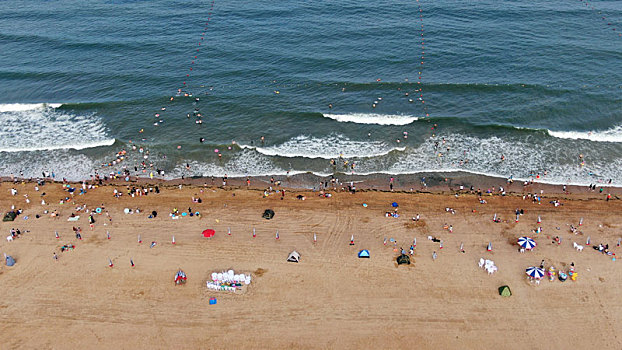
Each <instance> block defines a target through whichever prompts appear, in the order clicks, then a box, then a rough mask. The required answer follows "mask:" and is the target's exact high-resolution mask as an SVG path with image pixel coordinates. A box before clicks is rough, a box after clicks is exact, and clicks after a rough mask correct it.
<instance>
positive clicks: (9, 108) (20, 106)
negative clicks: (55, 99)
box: [0, 103, 63, 113]
mask: <svg viewBox="0 0 622 350" xmlns="http://www.w3.org/2000/svg"><path fill="white" fill-rule="evenodd" d="M62 105H63V104H62V103H6V104H0V113H4V112H22V111H32V110H35V109H46V108H59V107H60V106H62Z"/></svg>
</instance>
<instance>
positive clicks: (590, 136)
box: [547, 125, 622, 142]
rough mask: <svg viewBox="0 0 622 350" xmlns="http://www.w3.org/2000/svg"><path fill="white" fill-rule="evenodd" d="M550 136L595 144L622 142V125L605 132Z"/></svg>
mask: <svg viewBox="0 0 622 350" xmlns="http://www.w3.org/2000/svg"><path fill="white" fill-rule="evenodd" d="M547 132H548V134H549V135H551V136H553V137H557V138H560V139H572V140H590V141H595V142H622V125H618V126H616V127H613V128H611V129H607V130H605V131H551V130H547Z"/></svg>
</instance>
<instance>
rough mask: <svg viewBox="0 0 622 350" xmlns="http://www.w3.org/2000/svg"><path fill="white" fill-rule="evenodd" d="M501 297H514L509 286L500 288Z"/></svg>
mask: <svg viewBox="0 0 622 350" xmlns="http://www.w3.org/2000/svg"><path fill="white" fill-rule="evenodd" d="M499 295H500V296H502V297H509V296H510V295H512V291H511V290H510V287H508V286H501V287H499Z"/></svg>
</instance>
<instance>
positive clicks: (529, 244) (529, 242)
mask: <svg viewBox="0 0 622 350" xmlns="http://www.w3.org/2000/svg"><path fill="white" fill-rule="evenodd" d="M518 245H519V246H521V247H522V248H525V249H527V250H531V249H533V248H535V247H536V241H534V240H533V239H532V238H529V237H520V238H518Z"/></svg>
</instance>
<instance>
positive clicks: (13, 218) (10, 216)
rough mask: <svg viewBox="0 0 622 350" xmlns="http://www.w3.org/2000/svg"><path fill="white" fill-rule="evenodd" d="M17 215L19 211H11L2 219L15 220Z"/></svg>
mask: <svg viewBox="0 0 622 350" xmlns="http://www.w3.org/2000/svg"><path fill="white" fill-rule="evenodd" d="M16 217H17V213H16V212H14V211H10V212H8V213H6V214H5V215H4V217H3V218H2V221H13V220H15V218H16Z"/></svg>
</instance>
